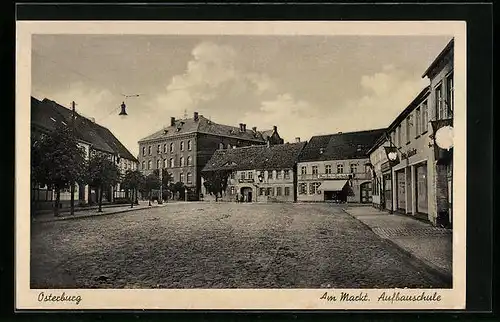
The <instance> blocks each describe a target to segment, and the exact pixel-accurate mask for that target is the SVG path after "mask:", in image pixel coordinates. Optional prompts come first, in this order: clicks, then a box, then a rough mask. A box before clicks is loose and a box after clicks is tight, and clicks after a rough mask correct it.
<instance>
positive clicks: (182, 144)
mask: <svg viewBox="0 0 500 322" xmlns="http://www.w3.org/2000/svg"><path fill="white" fill-rule="evenodd" d="M180 149H181V151H184V141H181V146H180Z"/></svg>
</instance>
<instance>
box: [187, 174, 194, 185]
mask: <svg viewBox="0 0 500 322" xmlns="http://www.w3.org/2000/svg"><path fill="white" fill-rule="evenodd" d="M192 181H193V175H192V174H191V172H188V174H187V183H192Z"/></svg>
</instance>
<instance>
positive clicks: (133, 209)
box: [32, 206, 163, 223]
mask: <svg viewBox="0 0 500 322" xmlns="http://www.w3.org/2000/svg"><path fill="white" fill-rule="evenodd" d="M162 207H163V206H153V207H144V208H129V209H123V210H119V211H114V212H107V213H102V214H99V213H94V214H88V215H81V216H74V217H58V218H57V217H54V218H50V219H43V220H36V219H35V220H33V221H32V222H33V223H46V222H54V221H66V220H76V219H84V218H90V217H102V216H109V215H116V214H122V213H126V212H131V211H139V210H145V209H153V208H162Z"/></svg>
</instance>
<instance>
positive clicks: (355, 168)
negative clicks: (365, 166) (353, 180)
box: [351, 163, 358, 173]
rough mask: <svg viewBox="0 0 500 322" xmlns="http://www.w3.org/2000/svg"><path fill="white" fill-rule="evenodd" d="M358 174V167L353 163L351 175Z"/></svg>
mask: <svg viewBox="0 0 500 322" xmlns="http://www.w3.org/2000/svg"><path fill="white" fill-rule="evenodd" d="M357 172H358V165H357V164H356V163H351V173H357Z"/></svg>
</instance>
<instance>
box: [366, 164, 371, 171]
mask: <svg viewBox="0 0 500 322" xmlns="http://www.w3.org/2000/svg"><path fill="white" fill-rule="evenodd" d="M370 170H371V169H370V166H369V165H365V173H370Z"/></svg>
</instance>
